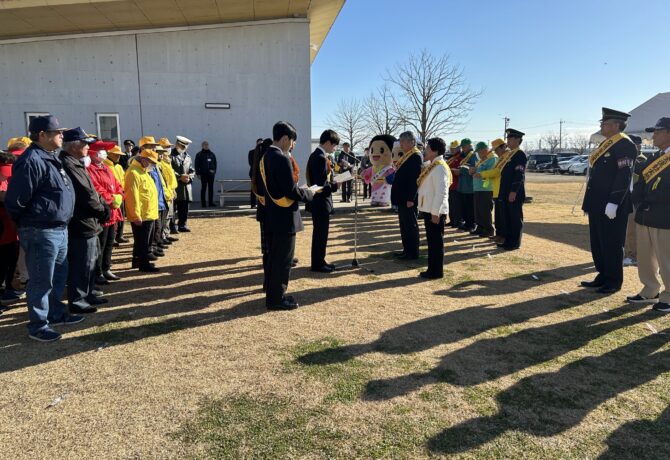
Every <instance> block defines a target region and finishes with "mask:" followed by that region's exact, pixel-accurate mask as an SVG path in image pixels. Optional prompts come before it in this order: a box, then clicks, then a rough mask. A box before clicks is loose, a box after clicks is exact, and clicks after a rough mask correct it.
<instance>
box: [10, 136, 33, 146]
mask: <svg viewBox="0 0 670 460" xmlns="http://www.w3.org/2000/svg"><path fill="white" fill-rule="evenodd" d="M19 142H21V143H23V144H26V147H28V146H29V145H30V144H32V142H33V141H31V140H30V138H29V137H25V136H24V137H12V138H11V139H10V140H8V141H7V148H10V147H11V146H12V145H14V144H17V143H19Z"/></svg>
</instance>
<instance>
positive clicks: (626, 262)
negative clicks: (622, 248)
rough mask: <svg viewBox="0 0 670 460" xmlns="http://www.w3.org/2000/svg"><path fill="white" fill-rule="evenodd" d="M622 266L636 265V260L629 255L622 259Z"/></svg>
mask: <svg viewBox="0 0 670 460" xmlns="http://www.w3.org/2000/svg"><path fill="white" fill-rule="evenodd" d="M623 266H624V267H636V266H637V261H636V260H635V259H632V258H630V257H626V258H625V259H624V260H623Z"/></svg>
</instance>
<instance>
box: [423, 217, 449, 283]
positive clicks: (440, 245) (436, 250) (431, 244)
mask: <svg viewBox="0 0 670 460" xmlns="http://www.w3.org/2000/svg"><path fill="white" fill-rule="evenodd" d="M445 217H446V216H444V215H441V216H440V222H439V223H438V224H434V223H433V222H432V220H431V218H432V216H431V215H430V214H425V213H424V215H423V223H424V225H425V226H426V240H427V241H428V274H429V275H432V276H439V277H442V276H444V221H445Z"/></svg>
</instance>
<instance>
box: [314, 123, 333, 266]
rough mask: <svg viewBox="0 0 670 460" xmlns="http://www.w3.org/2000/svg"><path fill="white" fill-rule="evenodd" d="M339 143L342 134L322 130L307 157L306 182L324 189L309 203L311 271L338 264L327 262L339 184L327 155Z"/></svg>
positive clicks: (330, 130)
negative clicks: (334, 195)
mask: <svg viewBox="0 0 670 460" xmlns="http://www.w3.org/2000/svg"><path fill="white" fill-rule="evenodd" d="M339 143H340V136H339V135H338V134H337V133H336V132H335V131H333V130H332V129H327V130H325V131H324V132H323V133H322V134H321V138H320V139H319V146H318V147H317V148H316V150H314V152H312V154H311V155H310V156H309V160H308V161H307V172H306V175H307V185H309V186H312V185H319V186H322V187H323V191H322V192H321V193H319V194H317V195H315V196H314V200H313V201H312V202H311V203H309V204H308V210H309V211H310V212H311V213H312V224H313V225H314V228H313V231H312V271H313V272H322V273H331V272H332V271H333V270H334V269H335V266H334V265H333V264H329V263H328V262H326V245H327V244H328V228H329V225H330V214H331V213H332V212H333V196H332V195H333V192H335V191H337V184H336V183H335V182H333V181H332V165H331V164H330V159H328V155H330V154H331V153H333V151H334V150H335V148H337V146H338V144H339Z"/></svg>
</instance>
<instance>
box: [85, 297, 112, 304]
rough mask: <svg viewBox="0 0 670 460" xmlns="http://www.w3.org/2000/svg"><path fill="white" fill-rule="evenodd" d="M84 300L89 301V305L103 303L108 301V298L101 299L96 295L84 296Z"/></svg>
mask: <svg viewBox="0 0 670 460" xmlns="http://www.w3.org/2000/svg"><path fill="white" fill-rule="evenodd" d="M86 302H88V303H90V304H91V305H104V304H106V303H107V302H109V300H107V299H101V298H100V297H96V296H88V297H86Z"/></svg>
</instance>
